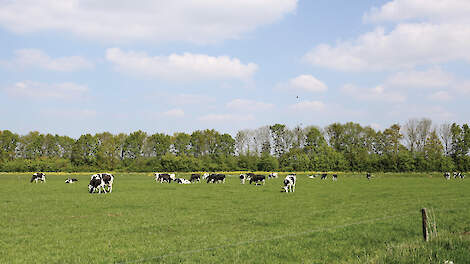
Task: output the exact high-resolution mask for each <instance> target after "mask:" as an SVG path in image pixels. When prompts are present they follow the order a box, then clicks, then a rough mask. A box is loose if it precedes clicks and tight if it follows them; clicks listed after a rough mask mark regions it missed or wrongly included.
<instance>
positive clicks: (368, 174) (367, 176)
mask: <svg viewBox="0 0 470 264" xmlns="http://www.w3.org/2000/svg"><path fill="white" fill-rule="evenodd" d="M371 177H372V176H371V175H370V173H369V172H368V173H367V174H366V178H367V179H368V180H370V178H371Z"/></svg>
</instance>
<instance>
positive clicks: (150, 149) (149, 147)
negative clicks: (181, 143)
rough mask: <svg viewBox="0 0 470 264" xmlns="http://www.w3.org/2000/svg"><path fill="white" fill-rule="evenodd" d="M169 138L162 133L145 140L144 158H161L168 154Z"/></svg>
mask: <svg viewBox="0 0 470 264" xmlns="http://www.w3.org/2000/svg"><path fill="white" fill-rule="evenodd" d="M170 146H171V137H170V136H169V135H165V134H163V133H156V134H153V135H151V136H150V137H148V138H147V140H146V142H145V156H147V157H161V156H163V155H165V154H166V153H169V152H170Z"/></svg>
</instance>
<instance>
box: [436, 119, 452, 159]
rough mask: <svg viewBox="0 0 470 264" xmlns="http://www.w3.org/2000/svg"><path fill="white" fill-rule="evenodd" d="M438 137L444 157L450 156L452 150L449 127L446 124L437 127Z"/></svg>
mask: <svg viewBox="0 0 470 264" xmlns="http://www.w3.org/2000/svg"><path fill="white" fill-rule="evenodd" d="M439 136H440V138H441V140H442V143H443V144H444V154H445V155H446V156H448V155H450V150H451V148H452V131H451V125H450V124H448V123H446V124H441V126H440V127H439Z"/></svg>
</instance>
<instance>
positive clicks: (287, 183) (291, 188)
mask: <svg viewBox="0 0 470 264" xmlns="http://www.w3.org/2000/svg"><path fill="white" fill-rule="evenodd" d="M296 181H297V177H296V175H295V174H289V175H287V176H286V178H285V179H284V186H283V187H282V189H283V190H284V192H286V193H288V192H295V183H296Z"/></svg>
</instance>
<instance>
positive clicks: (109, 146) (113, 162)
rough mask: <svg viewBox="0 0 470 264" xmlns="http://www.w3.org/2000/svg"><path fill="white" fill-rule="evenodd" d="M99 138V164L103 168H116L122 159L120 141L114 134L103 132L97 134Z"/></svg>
mask: <svg viewBox="0 0 470 264" xmlns="http://www.w3.org/2000/svg"><path fill="white" fill-rule="evenodd" d="M95 138H96V140H97V147H96V161H97V164H98V165H99V166H100V167H101V168H103V169H110V170H111V169H114V168H116V167H117V166H118V164H119V161H120V156H119V151H117V150H118V149H119V142H118V141H117V138H115V137H114V135H113V134H111V133H109V132H103V133H100V134H96V135H95Z"/></svg>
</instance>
